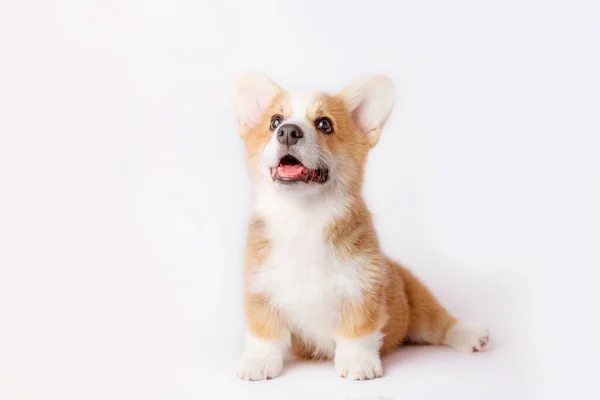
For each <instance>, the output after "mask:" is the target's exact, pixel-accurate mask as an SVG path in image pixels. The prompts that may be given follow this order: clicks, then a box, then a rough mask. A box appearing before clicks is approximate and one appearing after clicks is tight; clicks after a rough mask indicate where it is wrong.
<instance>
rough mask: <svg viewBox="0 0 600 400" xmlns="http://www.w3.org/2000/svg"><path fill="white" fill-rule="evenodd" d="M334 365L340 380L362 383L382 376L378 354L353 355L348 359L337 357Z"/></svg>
mask: <svg viewBox="0 0 600 400" xmlns="http://www.w3.org/2000/svg"><path fill="white" fill-rule="evenodd" d="M334 363H335V369H336V371H337V373H338V374H339V375H340V376H341V377H342V378H348V379H351V380H355V381H356V380H361V381H363V380H365V379H374V378H379V377H381V376H383V367H382V366H381V359H380V358H379V354H368V355H366V354H361V355H358V354H355V355H353V356H350V357H346V356H343V355H342V356H339V355H338V356H336V357H335V361H334Z"/></svg>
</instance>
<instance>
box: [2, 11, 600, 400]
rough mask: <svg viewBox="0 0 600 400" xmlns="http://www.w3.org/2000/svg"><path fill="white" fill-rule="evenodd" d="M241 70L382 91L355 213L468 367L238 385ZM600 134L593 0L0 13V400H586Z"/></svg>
mask: <svg viewBox="0 0 600 400" xmlns="http://www.w3.org/2000/svg"><path fill="white" fill-rule="evenodd" d="M248 68H252V69H256V70H260V71H263V72H265V73H267V74H269V75H270V76H271V77H272V78H273V79H274V80H276V81H277V82H278V83H279V84H280V85H282V86H283V87H284V88H289V89H304V88H309V89H319V90H325V91H331V92H336V91H338V90H341V89H342V88H343V87H344V86H345V85H346V84H349V83H350V82H351V81H352V80H354V79H357V78H359V77H361V76H364V75H366V74H385V75H388V76H389V77H390V78H392V79H393V80H394V82H395V83H396V86H397V88H398V101H397V103H396V107H395V109H394V112H393V115H392V117H391V119H390V121H389V124H388V125H387V126H386V128H385V129H384V131H383V134H382V139H381V141H380V143H379V145H378V147H376V148H375V150H374V151H373V152H372V154H371V157H370V160H369V167H368V171H367V178H366V180H367V184H366V187H365V196H366V198H367V201H368V203H369V206H370V208H371V210H372V212H373V213H374V216H375V220H376V224H377V228H378V231H379V234H380V236H381V241H382V243H383V247H384V249H385V251H386V252H387V253H388V254H389V255H390V256H392V257H394V258H396V259H398V260H400V261H402V262H403V263H405V264H406V265H407V266H409V267H410V268H412V269H413V270H414V271H415V272H416V273H417V274H418V275H419V276H421V278H422V279H423V280H424V281H425V282H427V283H428V284H429V285H430V287H431V288H432V289H433V290H434V291H435V292H436V294H437V295H438V297H439V298H440V299H441V300H442V301H443V303H444V304H445V305H447V306H448V308H450V309H451V311H453V312H454V313H455V314H457V315H458V316H460V317H463V318H466V319H470V320H476V321H480V322H483V323H486V324H488V325H489V326H490V328H491V330H492V334H493V337H492V340H493V342H492V348H491V349H490V351H489V352H487V353H480V354H475V355H464V354H460V353H457V352H455V351H453V350H451V349H443V348H405V349H401V350H399V351H398V352H396V353H395V354H394V355H392V356H391V357H389V358H387V359H386V360H385V363H384V366H385V368H386V376H385V377H384V378H383V379H379V380H375V381H371V382H362V383H361V382H346V381H343V380H341V379H340V378H338V377H337V376H336V374H335V372H334V371H333V368H332V367H331V366H330V365H329V364H312V363H311V364H303V363H302V364H299V363H294V364H291V365H289V366H288V367H287V368H286V370H285V374H284V375H283V376H281V377H280V378H278V379H276V380H272V381H268V382H258V383H247V382H242V381H239V380H238V379H237V378H236V377H235V370H234V363H235V360H236V358H237V356H238V355H239V354H240V351H241V349H242V338H243V327H244V321H243V318H242V315H241V313H240V300H241V299H240V290H239V283H240V275H239V271H240V266H241V263H240V261H241V252H242V246H243V241H244V238H245V224H246V219H247V217H248V211H249V210H248V179H247V175H246V172H245V170H244V164H243V162H244V160H243V144H242V141H241V139H240V138H239V136H238V133H237V131H236V126H237V125H236V121H235V117H234V113H233V98H232V94H233V86H234V83H235V80H236V78H237V76H238V75H239V74H240V73H241V72H242V71H244V70H246V69H248ZM599 111H600V3H599V2H598V1H594V0H587V1H584V0H570V1H567V0H563V1H548V0H545V1H542V0H540V1H533V0H519V1H517V0H504V1H476V0H472V1H466V0H459V1H441V0H440V1H418V2H417V1H412V2H408V1H388V2H384V1H376V0H373V1H367V2H351V1H341V0H340V1H322V2H321V1H316V0H311V1H302V2H300V1H297V2H284V1H241V0H240V1H237V2H234V1H213V2H208V1H197V0H196V1H192V0H169V1H167V0H163V1H148V0H145V1H141V0H139V1H128V0H124V1H115V0H104V1H77V0H73V1H66V0H61V1H49V2H48V1H37V2H36V1H18V2H17V1H16V0H13V1H11V0H3V1H2V2H1V3H0V398H2V399H6V400H12V399H60V400H66V399H169V400H171V399H172V400H175V399H177V400H178V399H212V398H215V399H217V398H219V399H220V398H225V397H226V396H232V397H233V398H236V399H242V398H260V399H267V398H273V399H280V398H291V399H294V398H298V399H307V398H325V399H371V398H377V396H380V398H388V399H394V400H399V399H414V398H433V397H434V396H442V397H443V398H446V399H447V398H452V399H467V398H468V399H508V398H511V399H521V398H543V399H563V398H577V399H587V398H598V397H595V396H598V395H599V391H600V389H599V386H598V377H599V376H600V367H599V358H600V357H599V355H600V354H599V353H600V340H599V339H600V336H599V334H600V330H599V324H598V317H599V315H600V311H599V308H600V307H598V305H599V304H600V298H599V297H600V296H599V295H598V292H597V291H596V288H597V287H598V272H597V269H598V268H599V267H600V251H599V248H598V247H599V244H600V211H599V205H600V156H599V155H598V153H599V152H600V113H599ZM319 385H321V386H319ZM211 393H212V394H211ZM361 396H362V397H361Z"/></svg>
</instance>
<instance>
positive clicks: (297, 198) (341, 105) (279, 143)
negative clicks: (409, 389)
mask: <svg viewBox="0 0 600 400" xmlns="http://www.w3.org/2000/svg"><path fill="white" fill-rule="evenodd" d="M394 99H395V89H394V85H393V84H392V82H391V81H390V80H389V79H387V78H385V77H380V76H375V77H368V78H365V79H361V80H359V81H357V82H355V83H353V84H351V85H350V86H348V87H346V88H345V89H344V90H342V91H341V92H340V93H338V94H335V95H332V94H326V93H318V92H315V93H305V92H294V91H285V90H283V89H281V88H280V87H279V86H278V85H277V84H275V83H274V82H272V81H271V80H270V79H269V78H267V77H266V76H264V75H262V74H259V73H257V72H247V73H246V74H244V75H243V76H242V77H241V79H240V80H239V82H238V84H237V87H236V94H235V107H236V113H237V118H238V121H239V129H240V134H241V137H242V138H243V140H244V141H245V152H246V161H247V168H248V171H249V173H250V178H251V182H252V192H253V193H252V201H253V202H252V210H253V211H252V216H251V219H250V222H249V226H248V236H247V243H246V249H245V257H244V258H245V260H244V267H243V287H244V314H245V318H246V323H247V336H246V344H245V346H246V347H245V350H244V352H243V354H242V356H241V358H240V360H239V361H238V363H237V375H238V377H240V378H242V379H246V380H262V379H269V378H275V377H276V376H278V375H279V374H280V373H281V371H282V369H283V362H284V358H285V355H286V353H287V351H288V350H290V351H291V353H293V354H295V355H296V356H299V357H302V358H307V359H326V360H333V364H334V366H335V370H336V371H337V374H338V375H340V376H341V377H344V378H347V379H352V380H363V379H372V378H377V377H380V376H382V374H383V369H382V364H381V358H380V357H381V356H382V355H385V354H386V353H388V352H389V351H391V350H393V349H395V348H396V347H398V346H400V345H401V344H402V343H420V344H432V345H447V346H451V347H454V348H456V349H459V350H463V351H467V352H477V351H480V350H483V349H484V348H485V347H486V345H487V344H488V340H489V332H488V330H487V329H486V328H485V327H484V326H481V325H479V324H475V323H469V322H463V321H461V320H458V319H457V318H455V317H454V316H452V315H451V314H449V313H448V311H446V309H444V307H442V306H441V305H440V304H439V303H438V301H437V300H436V298H435V297H434V296H433V294H432V293H431V292H430V291H429V290H428V289H427V288H426V287H425V286H424V284H423V283H421V282H420V281H419V280H418V279H417V278H416V277H415V276H414V275H413V274H411V272H410V271H408V270H407V269H406V268H404V267H403V266H401V265H399V264H398V263H397V262H395V261H393V260H390V259H389V258H387V257H386V256H385V255H384V254H383V253H382V250H381V249H380V246H379V242H378V237H377V233H376V232H375V229H374V226H373V221H372V217H371V214H370V213H369V210H368V209H367V206H366V205H365V201H364V200H363V197H362V196H361V188H362V184H363V175H364V170H365V162H366V160H367V154H368V153H369V150H370V149H371V148H372V147H373V146H375V145H376V144H377V142H378V140H379V136H380V133H381V130H382V128H383V126H384V124H385V122H386V120H387V119H388V116H389V115H390V112H391V111H392V107H393V105H394Z"/></svg>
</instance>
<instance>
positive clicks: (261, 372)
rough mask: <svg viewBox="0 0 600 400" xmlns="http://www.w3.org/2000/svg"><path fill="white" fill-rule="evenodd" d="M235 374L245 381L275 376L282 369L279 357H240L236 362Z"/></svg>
mask: <svg viewBox="0 0 600 400" xmlns="http://www.w3.org/2000/svg"><path fill="white" fill-rule="evenodd" d="M236 369H237V376H238V378H240V379H244V380H247V381H262V380H264V379H271V378H275V377H276V376H277V375H279V374H280V373H281V370H282V369H283V358H281V357H242V358H240V359H239V361H238V362H237V368H236Z"/></svg>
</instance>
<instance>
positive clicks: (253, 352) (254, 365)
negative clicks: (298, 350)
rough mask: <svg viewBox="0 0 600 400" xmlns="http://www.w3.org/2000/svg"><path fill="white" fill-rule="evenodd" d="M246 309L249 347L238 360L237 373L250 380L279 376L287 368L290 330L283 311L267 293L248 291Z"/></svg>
mask: <svg viewBox="0 0 600 400" xmlns="http://www.w3.org/2000/svg"><path fill="white" fill-rule="evenodd" d="M244 312H245V315H246V321H247V333H246V348H245V349H244V353H243V354H242V357H241V358H240V359H239V360H238V363H237V376H238V377H239V378H241V379H245V380H249V381H260V380H263V379H270V378H275V377H276V376H278V375H279V374H280V373H281V370H282V369H283V355H284V349H285V346H286V345H287V343H288V341H289V335H290V334H289V330H288V329H287V328H286V326H285V324H284V321H283V320H282V318H281V316H280V315H279V312H278V311H277V310H275V309H273V308H272V307H271V306H270V304H269V301H268V299H267V298H266V297H265V296H263V295H260V294H247V295H246V297H245V300H244Z"/></svg>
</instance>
